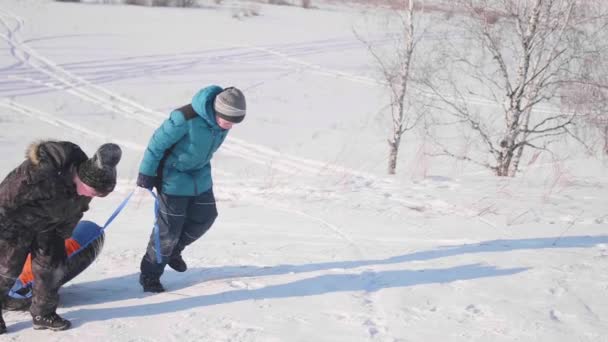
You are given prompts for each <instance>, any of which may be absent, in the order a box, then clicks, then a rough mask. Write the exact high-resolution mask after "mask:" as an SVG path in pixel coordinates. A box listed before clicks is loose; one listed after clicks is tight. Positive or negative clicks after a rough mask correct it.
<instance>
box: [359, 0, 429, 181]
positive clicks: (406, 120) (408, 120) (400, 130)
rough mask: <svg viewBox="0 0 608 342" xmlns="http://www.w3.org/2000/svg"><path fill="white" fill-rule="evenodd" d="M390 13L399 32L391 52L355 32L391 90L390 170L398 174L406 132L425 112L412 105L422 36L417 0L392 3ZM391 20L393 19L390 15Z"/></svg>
mask: <svg viewBox="0 0 608 342" xmlns="http://www.w3.org/2000/svg"><path fill="white" fill-rule="evenodd" d="M392 8H393V9H392V10H391V11H390V12H389V15H390V16H392V17H394V18H392V19H396V22H397V23H398V30H399V31H398V33H397V35H393V36H392V37H391V39H392V40H393V43H395V45H394V46H393V47H391V48H390V49H389V51H388V53H386V54H383V53H382V52H381V51H380V49H379V48H377V47H376V46H375V45H374V43H373V41H371V40H368V39H365V38H363V37H362V36H361V35H360V34H358V33H357V32H355V35H356V36H357V37H358V38H359V40H361V41H362V42H364V43H365V44H366V45H367V47H368V50H369V52H370V54H371V55H372V56H373V58H374V60H375V61H376V64H377V65H378V67H379V68H380V70H381V73H382V78H383V83H384V84H385V85H386V87H387V88H388V90H389V93H390V103H389V106H388V108H390V111H391V124H392V129H391V135H390V137H389V139H388V145H389V154H388V173H389V174H395V172H396V169H397V157H398V155H399V146H400V144H401V138H402V136H403V134H404V133H405V132H407V131H409V130H411V129H412V128H414V127H415V126H416V124H417V123H418V122H419V121H420V118H421V117H422V116H423V113H422V110H421V111H419V112H416V111H415V110H414V109H413V108H414V106H412V101H411V100H412V98H411V93H412V92H411V89H410V88H411V87H410V85H411V83H412V82H413V76H412V65H413V63H412V61H413V59H414V52H415V50H416V46H417V42H418V41H419V40H418V39H416V38H415V33H416V32H415V28H416V27H415V26H416V25H415V21H414V20H415V18H414V17H415V9H416V1H415V0H402V1H400V2H399V3H393V4H392ZM389 21H391V20H390V19H389Z"/></svg>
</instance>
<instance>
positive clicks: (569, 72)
mask: <svg viewBox="0 0 608 342" xmlns="http://www.w3.org/2000/svg"><path fill="white" fill-rule="evenodd" d="M455 3H456V6H457V7H456V13H458V14H460V15H459V22H458V27H461V28H463V29H464V34H466V35H467V38H468V40H467V41H466V43H465V44H460V46H456V45H455V44H451V53H450V54H451V55H450V56H449V57H448V58H447V60H448V61H449V65H447V69H448V70H451V72H446V73H443V74H442V75H440V76H439V77H437V78H435V79H434V80H433V81H428V82H427V85H428V86H429V89H431V91H432V93H433V94H434V95H435V96H437V97H438V98H440V99H441V100H442V102H443V104H444V106H443V109H444V110H446V112H448V113H450V114H452V117H455V118H456V120H455V121H453V122H454V123H457V124H460V125H461V126H462V127H463V128H465V131H466V132H467V133H466V134H467V135H468V136H469V137H471V138H474V139H475V140H476V141H477V142H478V146H479V147H480V148H481V150H482V151H485V152H486V153H485V154H483V153H482V154H480V155H471V154H464V153H460V152H455V151H454V150H453V149H450V148H447V147H446V146H441V149H442V154H445V155H450V156H453V157H456V158H459V159H463V160H468V161H472V162H475V163H477V164H479V165H483V166H485V167H488V168H490V169H492V170H493V171H494V172H495V173H496V175H498V176H515V174H516V173H517V171H518V169H519V166H520V162H521V160H522V155H523V153H524V150H525V149H526V148H533V149H539V150H542V151H548V152H550V153H553V152H555V151H554V150H552V147H553V146H554V145H553V143H554V142H556V141H558V140H559V139H562V138H564V137H570V138H574V139H575V140H577V141H579V142H581V143H583V144H584V141H583V140H582V139H581V138H580V137H579V136H578V135H577V134H575V132H574V131H573V127H574V126H575V124H576V122H577V121H578V120H579V119H580V117H581V116H585V115H588V113H585V112H581V111H579V110H578V109H580V108H574V109H576V110H563V109H564V108H563V106H562V108H560V103H561V102H562V101H568V100H567V99H565V98H566V97H569V98H570V99H572V98H573V97H576V94H575V93H571V92H570V93H569V92H568V91H565V90H567V89H568V88H570V89H574V88H576V87H581V86H585V87H587V88H595V87H597V85H594V84H593V83H594V82H593V81H592V80H591V79H590V78H588V77H586V76H585V74H584V66H585V60H589V58H591V57H593V56H595V58H597V56H598V55H599V56H601V58H603V59H605V58H606V57H608V56H607V55H606V46H605V41H603V40H602V39H601V38H602V37H604V36H605V35H604V34H602V32H605V31H606V28H607V25H608V20H607V19H608V16H606V10H605V6H603V4H602V1H599V0H598V1H592V0H587V1H585V0H529V1H520V0H458V1H456V2H455ZM603 44H604V46H602V45H603ZM463 45H464V48H463ZM474 105H475V106H477V107H475V108H474V107H473V106H474ZM479 105H482V106H485V112H484V109H479V108H480V107H479ZM488 108H490V109H489V110H488ZM494 108H498V110H496V109H494ZM570 109H573V108H572V107H571V108H570ZM488 153H489V155H491V158H488Z"/></svg>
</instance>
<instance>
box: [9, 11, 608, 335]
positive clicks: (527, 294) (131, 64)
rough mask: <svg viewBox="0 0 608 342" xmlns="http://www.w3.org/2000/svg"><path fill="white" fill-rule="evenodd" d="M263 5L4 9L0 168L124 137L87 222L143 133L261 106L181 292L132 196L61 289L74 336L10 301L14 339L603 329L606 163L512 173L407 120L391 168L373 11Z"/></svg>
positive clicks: (235, 140) (224, 167)
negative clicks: (243, 103) (35, 149)
mask: <svg viewBox="0 0 608 342" xmlns="http://www.w3.org/2000/svg"><path fill="white" fill-rule="evenodd" d="M259 8H260V16H256V17H247V18H242V19H240V20H239V19H235V18H233V17H232V14H231V13H232V12H231V11H230V10H229V9H227V8H223V7H219V6H215V7H213V6H211V7H209V8H201V9H177V8H149V7H138V6H120V5H93V4H70V3H59V2H52V1H48V0H44V1H43V0H36V1H34V0H20V1H19V0H2V1H1V2H0V20H1V21H0V23H1V24H2V26H1V27H0V37H2V46H0V97H1V98H0V128H1V132H2V133H1V135H0V141H1V143H0V153H1V155H2V156H3V158H2V162H0V172H2V173H3V174H6V173H7V172H9V171H10V170H11V169H12V168H13V167H15V166H16V165H17V164H18V163H19V162H20V161H21V160H22V158H23V151H24V150H25V149H26V147H27V145H28V143H29V142H31V141H33V140H37V139H44V138H54V139H68V140H72V141H75V142H77V143H79V144H80V145H81V146H82V147H83V148H84V149H85V150H86V151H87V152H88V153H92V152H93V151H94V150H95V149H96V148H97V146H99V144H101V143H103V142H107V141H113V142H116V143H119V144H120V145H121V146H122V147H123V149H124V153H123V160H122V161H121V163H120V164H119V176H120V181H119V186H118V189H117V191H115V192H114V193H113V194H111V195H110V196H108V197H107V198H103V199H95V200H94V201H93V203H92V207H91V210H90V211H89V212H88V213H87V214H86V218H87V219H89V220H93V221H95V222H97V223H99V224H102V223H103V222H105V220H106V219H107V218H108V217H109V216H110V214H111V213H112V212H113V211H114V209H115V208H116V207H117V206H118V205H119V204H120V202H121V201H122V200H123V199H124V198H125V197H126V196H127V195H128V194H129V193H130V192H131V191H133V190H134V189H135V178H136V176H137V170H138V167H139V161H140V159H141V157H142V152H143V150H144V149H145V146H146V144H147V141H148V139H149V137H150V135H151V133H152V132H153V130H154V129H155V128H156V127H157V125H158V124H159V123H160V122H161V121H162V120H163V119H164V118H165V117H166V116H167V115H168V112H169V111H170V110H171V109H174V108H177V107H180V106H181V105H183V104H186V103H188V102H189V99H190V97H191V96H192V95H193V94H194V93H195V92H196V91H197V90H198V89H199V88H200V87H203V86H206V85H208V84H212V83H215V84H220V85H223V86H228V85H235V86H238V87H240V88H242V89H244V91H245V93H246V95H247V100H248V107H249V110H248V116H247V119H246V120H245V121H244V123H243V124H241V125H238V126H236V127H235V128H234V129H233V131H232V132H231V133H230V135H229V138H228V139H227V141H226V143H225V145H224V146H223V147H222V148H221V150H220V151H219V152H218V154H216V157H215V159H214V161H213V167H214V170H213V172H214V181H215V193H216V196H217V199H218V209H219V212H220V216H219V218H218V220H217V221H216V223H215V225H214V226H213V228H212V229H211V230H210V231H209V233H207V234H206V235H205V236H204V237H203V238H202V239H201V240H199V241H197V242H196V243H195V244H194V245H192V246H191V247H190V248H188V249H187V250H186V252H185V254H184V258H185V260H186V262H187V263H188V265H189V267H190V269H189V270H188V272H186V273H183V274H181V273H176V272H174V271H172V270H167V271H166V273H165V275H164V276H163V278H162V281H163V283H164V285H165V286H166V287H167V288H168V290H169V292H167V293H163V294H156V295H151V294H145V293H143V292H142V291H141V288H140V286H139V284H138V283H137V277H138V272H139V262H140V260H141V256H142V254H143V252H144V250H145V247H146V244H147V240H148V237H149V235H150V233H151V227H152V224H153V216H152V210H153V202H152V198H151V196H149V195H148V194H147V193H146V192H145V191H136V193H135V195H134V196H133V198H132V199H131V201H130V203H129V204H128V206H127V207H126V208H125V209H124V211H123V212H122V213H121V214H120V216H118V218H117V219H116V220H115V221H114V223H112V225H111V226H110V227H109V228H108V231H107V239H106V245H105V247H104V250H103V252H102V254H101V256H100V257H99V259H98V261H96V262H95V263H94V264H93V265H92V266H91V267H90V268H89V269H87V270H86V271H85V272H84V273H83V274H81V275H80V276H79V277H77V278H76V279H74V280H73V281H72V282H70V283H69V284H67V285H66V286H65V287H64V288H63V289H62V290H61V292H60V294H61V306H60V308H59V310H58V312H59V313H60V314H61V315H63V316H65V317H66V318H68V319H70V320H72V322H73V324H74V327H73V328H72V329H70V330H67V331H64V332H57V333H53V332H48V331H34V330H33V329H31V319H30V317H29V314H28V313H18V312H5V313H4V317H5V320H6V321H7V325H8V329H9V333H8V334H7V335H5V336H3V337H2V338H1V339H2V340H11V341H31V340H39V339H44V340H45V341H46V340H49V341H54V340H61V341H75V340H78V341H83V340H86V341H169V340H173V341H442V342H443V341H606V337H605V335H606V333H607V332H608V323H607V321H606V319H605V317H608V305H607V304H608V299H607V298H608V296H606V294H608V285H607V284H608V275H607V274H606V272H605V271H606V269H607V266H608V252H607V250H608V249H607V247H606V246H608V234H606V228H607V223H608V213H606V198H607V195H608V178H607V177H606V165H605V160H602V159H601V158H600V159H598V158H593V157H590V156H586V155H582V154H574V153H572V154H571V155H570V157H569V158H567V159H564V160H561V161H551V160H542V158H539V160H537V161H536V162H535V163H533V164H530V165H526V167H525V169H524V170H523V172H522V174H521V175H520V176H519V177H517V178H513V179H498V178H496V177H494V176H492V175H491V174H489V173H488V172H487V171H486V170H483V169H479V168H477V167H475V166H473V165H470V164H466V163H462V162H455V161H453V160H449V159H440V158H430V157H427V156H425V155H424V153H422V152H423V151H424V149H425V147H424V141H423V140H422V139H421V137H420V136H419V135H418V134H416V133H412V134H410V135H408V136H406V137H405V139H404V142H403V146H402V152H401V155H400V159H399V164H398V175H396V176H391V177H389V176H387V175H386V173H385V170H386V156H387V150H388V148H387V146H386V138H387V131H388V127H389V126H388V125H389V121H388V119H387V117H386V116H385V115H383V114H382V113H381V108H382V107H383V106H384V105H383V102H382V101H383V89H382V88H381V87H380V85H379V82H378V81H377V80H376V79H375V78H376V77H377V73H376V70H375V69H374V67H373V63H372V60H371V58H370V56H369V54H368V53H367V51H366V48H365V46H363V44H362V43H360V42H359V41H358V40H357V39H356V38H355V37H354V36H353V33H352V27H353V26H355V25H361V22H362V20H361V14H360V13H359V12H357V11H355V10H353V9H344V8H343V9H341V10H338V9H315V10H304V9H301V8H297V7H288V6H265V5H260V7H259ZM377 39H379V40H382V39H383V36H382V33H381V32H379V33H377ZM471 104H472V105H474V104H475V102H474V101H472V103H471ZM478 105H480V106H487V104H483V103H479V104H478Z"/></svg>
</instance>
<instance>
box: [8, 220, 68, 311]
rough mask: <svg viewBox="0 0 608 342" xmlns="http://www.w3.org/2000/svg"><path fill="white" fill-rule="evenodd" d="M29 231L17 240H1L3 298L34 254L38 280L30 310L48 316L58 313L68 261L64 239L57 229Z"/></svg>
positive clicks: (34, 268)
mask: <svg viewBox="0 0 608 342" xmlns="http://www.w3.org/2000/svg"><path fill="white" fill-rule="evenodd" d="M28 233H29V232H27V231H24V232H23V234H20V235H19V236H18V237H16V238H15V239H10V240H0V250H1V251H2V253H0V298H4V297H5V296H6V295H7V294H8V291H9V290H10V289H11V288H12V286H13V285H14V284H15V280H16V279H17V277H19V275H20V274H21V271H22V270H23V265H24V264H25V261H26V259H27V255H28V254H29V253H31V254H32V272H33V273H34V278H35V281H34V285H33V295H32V305H31V306H30V312H31V314H32V316H46V315H48V314H51V313H54V312H55V310H56V309H57V304H58V301H59V295H58V294H57V292H58V291H59V288H60V286H61V279H62V278H63V276H64V273H65V267H64V266H65V261H66V252H65V245H64V239H63V238H62V237H60V236H59V235H58V234H57V233H56V232H55V231H54V230H51V231H47V232H42V233H37V234H36V233H33V232H32V233H29V234H28ZM0 300H1V299H0Z"/></svg>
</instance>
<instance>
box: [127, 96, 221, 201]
mask: <svg viewBox="0 0 608 342" xmlns="http://www.w3.org/2000/svg"><path fill="white" fill-rule="evenodd" d="M222 90H223V89H222V88H221V87H219V86H215V85H213V86H209V87H206V88H203V89H202V90H200V91H199V92H198V93H197V94H196V95H194V97H193V98H192V108H193V109H194V111H195V112H196V114H198V115H197V116H196V117H194V118H193V119H190V120H187V119H186V117H185V116H184V113H182V112H181V111H179V110H174V111H173V112H171V115H170V117H169V118H168V119H166V120H165V121H164V122H163V124H162V125H161V126H160V127H159V128H158V129H156V131H155V132H154V134H153V135H152V138H150V142H149V143H148V148H147V149H146V151H145V153H144V158H143V160H142V162H141V165H140V167H139V172H140V173H142V174H144V175H147V176H158V175H159V174H160V173H159V172H158V171H159V170H158V167H159V165H160V162H161V160H162V159H163V158H166V159H165V161H164V164H163V165H164V167H163V170H162V192H163V193H165V194H167V195H177V196H196V195H199V194H200V193H202V192H205V191H207V190H209V189H211V187H212V186H213V182H212V179H211V157H212V156H213V153H214V152H215V151H216V150H217V149H218V148H219V147H220V145H221V144H222V142H224V139H225V138H226V135H227V134H228V130H225V129H222V128H220V127H219V126H218V124H217V122H216V121H215V110H214V109H213V101H214V99H215V96H216V95H217V94H219V93H220V92H221V91H222ZM166 153H167V155H166V157H165V154H166Z"/></svg>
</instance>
